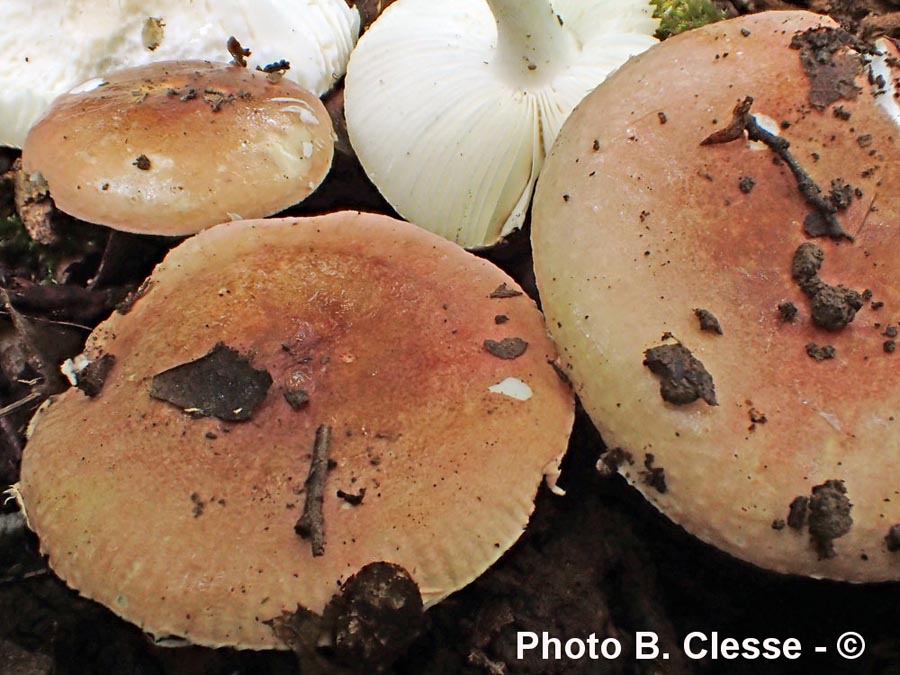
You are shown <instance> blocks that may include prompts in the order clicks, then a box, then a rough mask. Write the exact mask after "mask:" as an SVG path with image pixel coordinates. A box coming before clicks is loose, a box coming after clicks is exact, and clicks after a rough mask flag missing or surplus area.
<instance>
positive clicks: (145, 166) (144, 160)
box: [132, 155, 152, 171]
mask: <svg viewBox="0 0 900 675" xmlns="http://www.w3.org/2000/svg"><path fill="white" fill-rule="evenodd" d="M132 164H134V165H135V166H136V167H137V168H139V169H140V170H141V171H149V170H150V167H151V166H152V164H151V163H150V158H149V157H147V155H138V158H137V159H136V160H134V162H132Z"/></svg>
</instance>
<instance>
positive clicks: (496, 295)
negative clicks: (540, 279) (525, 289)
mask: <svg viewBox="0 0 900 675" xmlns="http://www.w3.org/2000/svg"><path fill="white" fill-rule="evenodd" d="M522 294H523V293H522V291H517V290H516V289H515V288H510V287H509V286H507V285H506V282H504V283H502V284H500V285H499V286H497V288H496V289H495V290H494V291H493V292H492V293H491V294H490V295H489V296H488V297H489V298H493V299H495V300H496V299H502V298H514V297H516V296H518V295H522Z"/></svg>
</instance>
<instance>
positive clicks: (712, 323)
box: [694, 308, 722, 335]
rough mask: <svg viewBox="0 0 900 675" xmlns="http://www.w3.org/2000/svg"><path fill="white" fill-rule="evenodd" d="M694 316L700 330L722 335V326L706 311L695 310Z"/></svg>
mask: <svg viewBox="0 0 900 675" xmlns="http://www.w3.org/2000/svg"><path fill="white" fill-rule="evenodd" d="M694 316H696V317H697V319H699V321H700V330H703V331H707V332H709V333H718V334H719V335H722V325H721V324H720V323H719V320H718V319H717V318H716V317H715V316H714V315H713V313H712V312H710V311H709V310H708V309H700V308H697V309H695V310H694Z"/></svg>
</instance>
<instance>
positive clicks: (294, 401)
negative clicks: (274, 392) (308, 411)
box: [284, 389, 309, 411]
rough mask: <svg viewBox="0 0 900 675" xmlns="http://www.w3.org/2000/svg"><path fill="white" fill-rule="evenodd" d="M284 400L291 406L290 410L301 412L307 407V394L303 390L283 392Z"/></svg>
mask: <svg viewBox="0 0 900 675" xmlns="http://www.w3.org/2000/svg"><path fill="white" fill-rule="evenodd" d="M284 400H285V401H287V402H288V405H289V406H291V410H294V411H297V410H302V409H303V408H305V407H306V406H307V405H309V393H308V392H307V391H306V390H305V389H294V390H291V391H286V392H284Z"/></svg>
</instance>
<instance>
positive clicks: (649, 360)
mask: <svg viewBox="0 0 900 675" xmlns="http://www.w3.org/2000/svg"><path fill="white" fill-rule="evenodd" d="M644 365H645V366H647V367H648V368H649V369H650V372H652V373H653V374H654V375H658V376H659V377H660V385H659V393H660V395H661V396H662V398H663V400H664V401H667V402H668V403H672V404H674V405H687V404H688V403H693V402H694V401H696V400H697V399H699V398H702V399H703V400H704V401H706V402H707V404H709V405H718V401H716V388H715V384H714V383H713V378H712V376H711V375H710V374H709V373H708V372H707V370H706V368H705V367H704V366H703V363H701V362H700V360H699V359H697V358H696V357H694V355H693V354H691V352H690V350H689V349H688V348H687V347H685V346H684V345H682V344H680V343H679V344H671V345H660V346H658V347H651V348H650V349H648V350H647V351H645V352H644Z"/></svg>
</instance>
